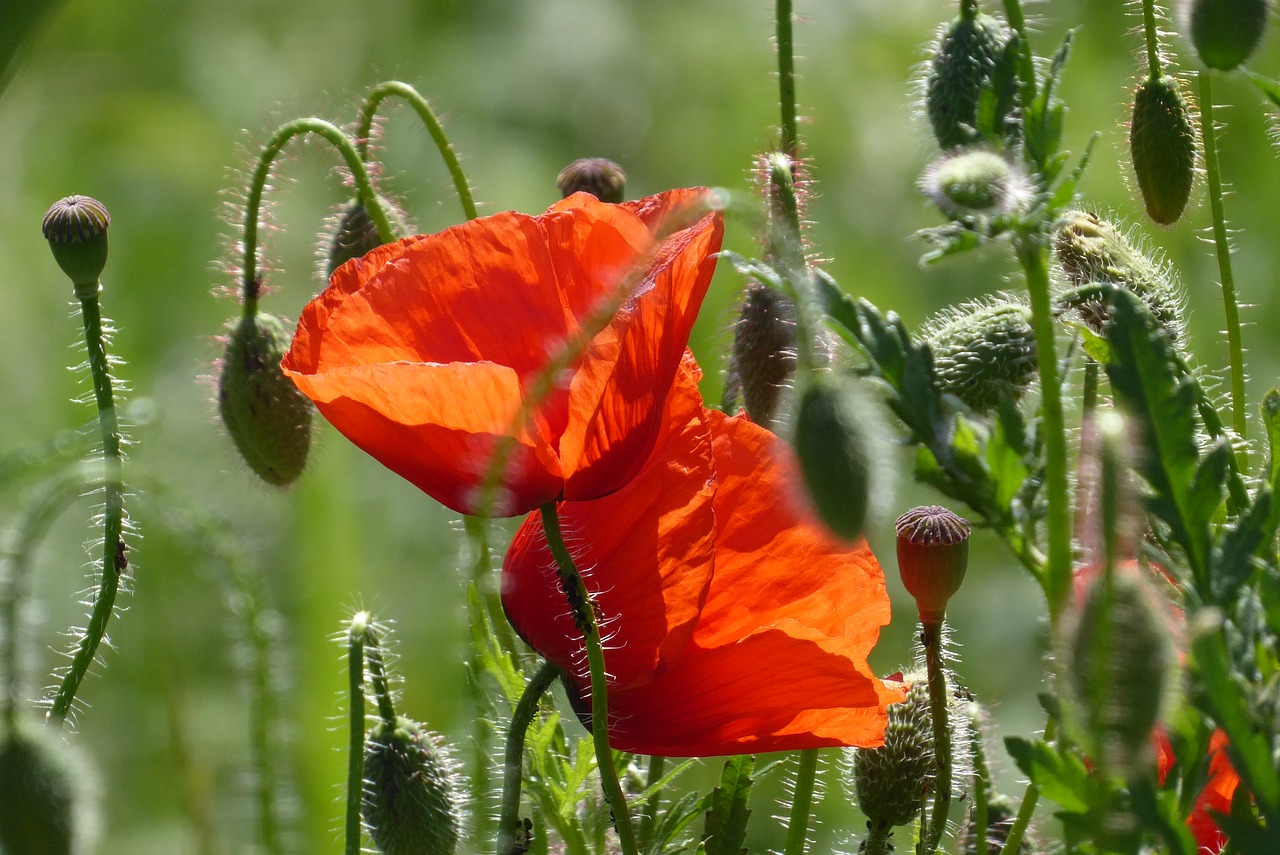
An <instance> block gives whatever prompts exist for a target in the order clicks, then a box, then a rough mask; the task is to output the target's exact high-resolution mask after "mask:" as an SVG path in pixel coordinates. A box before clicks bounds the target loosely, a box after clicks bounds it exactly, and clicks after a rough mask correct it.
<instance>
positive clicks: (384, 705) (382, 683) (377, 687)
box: [364, 627, 396, 727]
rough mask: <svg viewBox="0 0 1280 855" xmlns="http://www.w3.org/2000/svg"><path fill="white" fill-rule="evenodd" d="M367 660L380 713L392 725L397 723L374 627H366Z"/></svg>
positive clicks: (365, 651)
mask: <svg viewBox="0 0 1280 855" xmlns="http://www.w3.org/2000/svg"><path fill="white" fill-rule="evenodd" d="M364 656H365V661H366V662H367V663H368V665H369V682H370V683H371V684H372V685H373V694H374V696H375V697H376V698H377V702H378V715H379V716H380V717H381V718H382V720H383V721H384V722H386V723H387V725H388V726H390V727H395V725H396V708H395V704H393V703H392V702H391V689H390V687H389V686H388V684H387V669H386V664H385V663H384V661H383V658H382V645H381V643H379V641H378V637H377V635H375V634H374V631H373V628H372V627H368V628H366V629H365V650H364Z"/></svg>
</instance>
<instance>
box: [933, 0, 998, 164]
mask: <svg viewBox="0 0 1280 855" xmlns="http://www.w3.org/2000/svg"><path fill="white" fill-rule="evenodd" d="M1008 39H1009V35H1008V32H1007V30H1006V29H1005V27H1004V25H1003V24H1001V23H1000V22H999V21H997V20H996V19H995V18H992V17H990V16H988V15H983V14H978V15H976V16H974V17H972V18H966V17H965V16H964V15H961V16H960V17H957V18H956V19H955V20H953V21H952V22H951V23H950V24H948V25H947V26H946V27H945V28H944V29H943V30H942V31H941V32H940V33H939V34H938V37H937V40H936V41H935V42H934V45H933V59H932V60H931V61H930V63H929V71H928V77H927V78H926V80H925V112H926V113H927V114H928V116H929V123H930V125H932V126H933V135H934V137H935V138H936V139H937V141H938V145H939V146H940V147H941V148H943V149H944V150H945V149H951V148H956V147H959V146H963V145H969V144H970V143H973V142H976V141H977V140H978V131H977V122H978V101H979V100H980V99H981V97H982V89H983V86H984V85H986V84H987V82H988V80H989V78H990V76H991V72H992V70H993V69H994V68H995V65H996V62H997V60H998V58H999V56H1000V53H1001V51H1003V50H1004V46H1005V43H1006V42H1007V41H1008Z"/></svg>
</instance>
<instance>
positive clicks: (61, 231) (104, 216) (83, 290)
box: [40, 196, 111, 298]
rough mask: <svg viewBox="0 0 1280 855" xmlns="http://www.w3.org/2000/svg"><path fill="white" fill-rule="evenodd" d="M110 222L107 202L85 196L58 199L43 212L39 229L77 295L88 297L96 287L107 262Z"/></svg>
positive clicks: (94, 292) (96, 289)
mask: <svg viewBox="0 0 1280 855" xmlns="http://www.w3.org/2000/svg"><path fill="white" fill-rule="evenodd" d="M110 225H111V215H110V214H109V213H108V212H107V208H106V206H105V205H103V204H102V203H101V202H99V201H98V200H97V199H92V198H90V197H88V196H67V197H66V198H63V199H59V200H58V201H57V202H54V203H53V205H52V207H50V208H49V210H48V211H47V212H46V213H45V215H44V220H43V221H42V222H41V224H40V231H41V232H42V233H43V234H44V239H45V240H47V241H48V242H49V249H51V250H52V251H53V258H54V260H55V261H57V262H58V266H59V267H61V268H62V272H63V273H65V274H66V275H67V278H68V279H70V280H71V284H72V285H74V286H75V291H76V296H77V297H81V298H87V297H91V296H93V295H94V294H96V293H97V291H98V278H99V277H100V276H101V275H102V269H103V268H104V267H106V265H107V227H108V226H110Z"/></svg>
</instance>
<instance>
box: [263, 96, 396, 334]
mask: <svg viewBox="0 0 1280 855" xmlns="http://www.w3.org/2000/svg"><path fill="white" fill-rule="evenodd" d="M303 134H317V135H319V136H321V137H323V138H324V139H325V140H327V141H328V142H330V143H332V144H333V146H334V148H336V149H338V152H339V153H340V154H341V155H342V158H343V160H345V161H346V163H347V169H349V170H351V180H352V181H353V182H354V183H355V185H356V193H357V194H358V195H359V196H360V202H361V203H362V204H363V205H364V209H365V211H366V212H367V213H368V214H369V219H370V220H371V221H372V222H373V225H374V228H376V229H377V230H378V239H379V240H381V241H382V242H383V243H391V242H392V241H394V240H395V239H396V232H395V229H394V228H392V226H391V221H390V220H388V219H387V212H386V211H384V210H382V205H381V203H379V202H378V194H377V193H376V192H374V189H373V182H372V181H371V180H370V178H369V170H368V169H367V168H366V167H365V162H364V160H363V159H362V158H361V157H360V153H359V152H358V151H357V150H356V146H355V143H353V142H352V141H351V138H350V137H349V136H347V135H346V133H345V132H344V131H343V130H342V129H341V128H339V127H338V126H337V125H335V124H333V123H332V122H326V121H325V120H324V119H315V118H312V119H294V120H293V121H292V122H286V123H285V124H283V125H281V126H280V127H279V128H277V129H276V131H275V133H273V134H272V135H271V138H270V139H268V140H267V142H266V144H265V145H264V146H263V147H262V151H261V152H260V153H259V154H258V163H257V166H256V167H255V168H254V170H253V176H252V177H251V178H250V179H249V192H248V195H247V196H246V198H245V206H244V238H243V243H244V260H243V262H242V264H241V267H242V275H243V279H242V282H241V292H242V294H243V298H244V316H245V317H246V318H251V317H253V316H254V315H256V314H257V312H258V292H259V290H260V289H261V287H262V283H261V281H260V280H259V278H258V229H259V227H260V225H261V224H260V222H259V218H260V215H261V210H262V195H263V193H264V191H265V190H266V186H267V181H268V179H269V178H270V177H271V165H272V164H273V163H275V159H276V157H277V156H278V155H279V154H280V151H281V150H282V149H283V148H284V146H285V144H286V143H288V142H289V140H291V139H293V138H294V137H296V136H301V135H303Z"/></svg>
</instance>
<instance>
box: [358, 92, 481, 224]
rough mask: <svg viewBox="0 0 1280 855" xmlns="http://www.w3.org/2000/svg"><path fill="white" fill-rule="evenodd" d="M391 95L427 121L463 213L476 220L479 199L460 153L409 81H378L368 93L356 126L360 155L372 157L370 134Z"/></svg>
mask: <svg viewBox="0 0 1280 855" xmlns="http://www.w3.org/2000/svg"><path fill="white" fill-rule="evenodd" d="M392 95H395V96H397V97H399V98H403V99H404V100H405V101H408V102H409V106H411V107H412V108H413V110H414V112H415V113H417V114H418V118H420V119H422V124H424V125H426V127H427V133H429V134H431V141H432V142H434V143H435V144H436V151H438V152H440V159H441V160H443V161H444V165H445V168H447V169H448V170H449V175H450V176H451V177H452V178H453V187H454V190H456V191H457V193H458V201H459V202H461V203H462V213H463V214H464V215H465V216H466V218H467V219H468V220H474V219H475V218H476V217H477V216H478V214H477V213H476V203H475V200H474V199H473V198H472V197H471V185H470V183H468V181H467V176H466V173H465V172H463V171H462V163H461V162H460V161H459V160H458V154H457V152H455V151H454V150H453V144H452V143H450V142H449V137H448V136H447V135H446V134H445V132H444V126H443V125H441V124H440V120H439V118H437V117H436V113H435V111H434V110H432V109H431V105H430V104H429V103H427V99H426V98H423V97H422V95H420V94H419V93H418V90H416V89H414V88H413V87H412V86H410V85H409V84H408V83H401V82H400V81H398V80H389V81H387V82H386V83H379V84H378V85H377V86H375V87H373V89H372V90H370V92H369V94H368V95H367V96H365V99H364V104H363V105H362V106H361V109H360V121H359V123H358V124H357V126H356V145H358V146H359V147H360V157H361V158H363V159H365V160H368V159H369V137H370V136H371V135H372V133H373V117H374V115H375V114H376V113H377V112H378V107H379V105H381V103H382V102H383V100H384V99H386V98H388V97H390V96H392Z"/></svg>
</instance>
